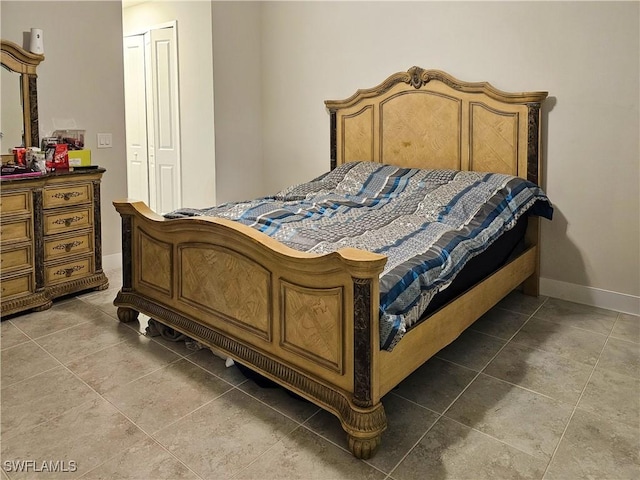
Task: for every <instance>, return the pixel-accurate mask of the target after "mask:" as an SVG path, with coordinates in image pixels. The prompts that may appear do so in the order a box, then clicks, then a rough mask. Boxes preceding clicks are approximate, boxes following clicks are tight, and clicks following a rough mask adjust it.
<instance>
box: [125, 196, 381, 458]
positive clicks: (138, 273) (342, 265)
mask: <svg viewBox="0 0 640 480" xmlns="http://www.w3.org/2000/svg"><path fill="white" fill-rule="evenodd" d="M114 205H115V207H116V209H117V210H118V212H119V213H120V215H121V217H122V232H123V234H122V235H123V239H122V245H123V287H122V290H121V291H120V292H119V293H118V296H117V298H116V300H115V302H114V304H115V305H116V306H118V307H119V309H118V316H119V317H120V319H121V320H122V321H125V322H126V321H131V320H134V319H135V318H136V317H137V312H142V313H144V314H146V315H149V316H150V317H153V318H155V319H156V320H158V321H160V322H161V323H164V324H166V325H169V326H171V327H172V328H174V329H176V330H178V331H180V332H182V333H184V334H185V335H187V336H189V337H192V338H194V339H197V340H199V341H200V342H202V343H204V344H206V345H208V346H210V347H214V348H216V349H218V350H221V351H223V352H224V353H226V354H227V355H229V356H230V357H232V358H234V359H235V360H237V361H239V362H240V363H243V364H245V365H247V366H250V367H251V368H253V369H255V370H256V371H258V372H260V373H261V374H263V375H265V376H266V377H268V378H270V379H272V380H274V381H275V382H277V383H280V384H282V385H283V386H285V387H286V388H289V389H290V390H292V391H294V392H296V393H298V394H299V395H301V396H303V397H305V398H307V399H309V400H311V401H312V402H314V403H316V404H318V405H319V406H321V407H323V408H325V409H326V410H329V411H331V412H332V413H334V414H335V415H337V416H338V418H340V420H341V422H342V425H343V428H344V429H345V431H346V432H347V434H348V436H349V444H350V447H351V449H352V451H353V453H354V454H355V455H356V456H358V457H363V458H367V457H368V456H369V455H370V454H371V453H372V452H373V451H374V450H375V448H376V447H377V445H378V444H379V442H380V435H381V433H382V431H383V430H384V429H385V427H386V419H385V415H384V410H383V408H382V405H381V404H380V397H379V391H380V389H379V385H377V384H376V382H377V378H378V377H377V376H376V375H374V372H375V371H376V368H377V362H378V356H379V345H380V340H379V326H378V298H379V291H378V278H379V275H380V272H381V271H382V269H383V267H384V265H385V262H386V258H385V257H384V256H381V255H377V254H373V253H369V252H364V251H359V250H355V249H344V250H340V251H338V252H336V253H332V254H327V255H313V254H306V253H302V252H298V251H296V250H292V249H290V248H288V247H286V246H284V245H282V244H281V243H279V242H277V241H275V240H273V239H271V238H269V237H268V236H266V235H264V234H262V233H260V232H258V231H256V230H254V229H251V228H249V227H246V226H244V225H241V224H238V223H236V222H230V221H225V220H219V219H212V218H206V217H202V218H190V219H177V220H166V219H164V218H163V217H161V216H159V215H157V214H155V213H153V212H152V211H151V210H149V209H148V208H147V207H146V206H145V205H144V204H143V203H142V202H128V201H123V202H114Z"/></svg>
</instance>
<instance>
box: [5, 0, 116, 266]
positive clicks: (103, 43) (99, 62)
mask: <svg viewBox="0 0 640 480" xmlns="http://www.w3.org/2000/svg"><path fill="white" fill-rule="evenodd" d="M0 17H1V20H0V28H1V30H2V38H3V39H6V40H10V41H13V42H15V43H17V44H18V45H20V46H23V47H28V46H29V44H28V40H26V38H27V37H25V36H24V33H25V32H29V31H30V29H31V28H32V27H34V28H41V29H43V30H44V35H43V37H44V48H45V60H44V62H42V63H41V64H40V65H39V66H38V111H39V120H40V135H41V136H43V135H46V134H50V133H51V132H52V131H53V130H54V123H53V122H54V119H73V120H75V122H76V124H77V126H78V128H83V129H85V130H86V137H85V143H86V146H87V148H89V149H91V153H92V162H93V163H94V164H98V165H100V166H102V167H105V168H106V169H107V172H106V173H105V174H104V176H103V181H102V185H101V187H102V188H101V201H102V250H103V254H104V255H110V254H115V253H118V252H120V251H121V236H120V216H119V215H118V214H117V212H116V211H115V209H114V208H113V206H112V205H111V202H112V201H113V200H115V199H121V198H126V196H127V183H126V166H125V143H124V138H125V137H124V82H123V62H122V41H121V40H119V39H120V38H121V37H122V20H121V18H122V10H121V7H120V2H109V1H105V2H21V1H6V0H3V1H2V2H0ZM72 19H79V20H78V21H73V20H72ZM25 40H26V41H25ZM98 132H100V133H112V135H113V148H109V149H100V150H98V149H97V140H96V134H97V133H98Z"/></svg>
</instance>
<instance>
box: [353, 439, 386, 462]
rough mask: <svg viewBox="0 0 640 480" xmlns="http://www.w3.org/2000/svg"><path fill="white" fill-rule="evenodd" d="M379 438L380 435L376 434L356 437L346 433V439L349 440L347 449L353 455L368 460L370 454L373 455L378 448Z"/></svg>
mask: <svg viewBox="0 0 640 480" xmlns="http://www.w3.org/2000/svg"><path fill="white" fill-rule="evenodd" d="M381 438H382V435H377V436H376V437H373V438H356V437H354V436H352V435H348V434H347V439H348V441H349V450H350V451H351V453H352V454H353V456H354V457H356V458H360V459H362V460H368V459H369V458H371V455H373V454H374V453H375V451H376V450H377V449H378V446H379V445H380V439H381Z"/></svg>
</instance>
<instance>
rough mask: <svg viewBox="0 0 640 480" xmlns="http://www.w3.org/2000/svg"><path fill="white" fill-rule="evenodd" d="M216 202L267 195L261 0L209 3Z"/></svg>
mask: <svg viewBox="0 0 640 480" xmlns="http://www.w3.org/2000/svg"><path fill="white" fill-rule="evenodd" d="M212 7H213V75H214V78H215V86H214V92H215V93H214V94H215V99H216V102H215V103H216V105H215V118H216V192H217V201H218V203H223V202H228V201H232V200H246V199H250V198H256V197H260V196H263V195H265V194H266V193H268V192H267V191H266V190H265V185H264V181H263V180H264V179H263V163H262V122H261V119H262V115H261V111H262V81H261V78H262V63H261V51H260V42H261V38H262V35H261V34H262V30H261V20H262V9H261V3H260V2H213V3H212Z"/></svg>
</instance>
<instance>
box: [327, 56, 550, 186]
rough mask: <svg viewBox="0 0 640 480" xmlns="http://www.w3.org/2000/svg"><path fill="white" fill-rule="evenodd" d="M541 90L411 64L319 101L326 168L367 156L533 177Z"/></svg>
mask: <svg viewBox="0 0 640 480" xmlns="http://www.w3.org/2000/svg"><path fill="white" fill-rule="evenodd" d="M546 97H547V92H527V93H507V92H502V91H500V90H498V89H497V88H495V87H493V86H491V85H490V84H489V83H487V82H481V83H480V82H479V83H468V82H461V81H460V80H457V79H455V78H454V77H452V76H451V75H449V74H447V73H445V72H442V71H439V70H424V69H422V68H420V67H412V68H410V69H409V70H408V71H407V72H400V73H396V74H394V75H391V76H390V77H389V78H387V79H386V80H385V81H384V82H382V83H381V84H380V85H378V86H377V87H374V88H370V89H366V90H358V91H357V92H356V93H355V94H354V95H352V96H351V97H349V98H347V99H346V100H327V101H326V102H325V104H326V106H327V108H328V109H329V113H330V115H331V168H335V167H336V166H337V165H341V164H342V163H345V162H351V161H357V160H365V161H372V162H379V163H388V164H393V165H399V166H403V167H412V168H446V169H455V170H475V171H485V172H499V173H508V174H511V175H517V176H519V177H523V178H526V179H528V180H531V181H532V182H535V183H538V182H539V179H540V178H541V165H540V163H541V162H540V103H541V102H542V101H543V100H544V99H545V98H546Z"/></svg>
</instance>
